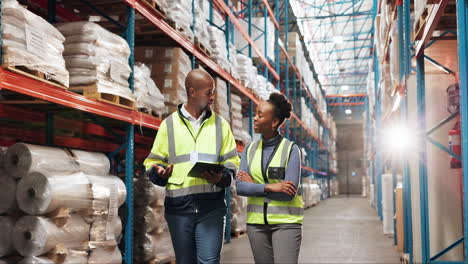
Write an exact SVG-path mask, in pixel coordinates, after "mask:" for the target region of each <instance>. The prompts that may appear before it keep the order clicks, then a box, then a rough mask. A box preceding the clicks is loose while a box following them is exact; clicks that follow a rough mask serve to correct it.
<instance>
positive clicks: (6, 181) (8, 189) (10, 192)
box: [0, 169, 16, 214]
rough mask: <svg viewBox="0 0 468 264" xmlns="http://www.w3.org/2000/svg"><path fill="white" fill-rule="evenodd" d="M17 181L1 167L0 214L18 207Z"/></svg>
mask: <svg viewBox="0 0 468 264" xmlns="http://www.w3.org/2000/svg"><path fill="white" fill-rule="evenodd" d="M15 194H16V182H15V180H14V179H13V178H12V177H11V176H10V175H8V173H6V171H5V170H3V169H0V214H3V213H5V212H7V211H9V210H11V209H13V208H15V207H16V196H15Z"/></svg>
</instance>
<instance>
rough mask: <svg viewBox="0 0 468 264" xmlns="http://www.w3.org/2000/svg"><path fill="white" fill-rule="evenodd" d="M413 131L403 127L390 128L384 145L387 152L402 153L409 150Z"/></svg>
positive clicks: (386, 132)
mask: <svg viewBox="0 0 468 264" xmlns="http://www.w3.org/2000/svg"><path fill="white" fill-rule="evenodd" d="M411 135H412V133H411V131H410V130H409V129H408V128H406V127H403V126H394V127H390V128H389V129H387V130H386V131H385V134H384V138H383V140H384V141H383V144H384V145H385V146H386V149H387V151H390V152H398V153H402V152H405V151H407V150H408V149H409V146H410V144H411V143H414V142H412V140H413V139H412V136H411Z"/></svg>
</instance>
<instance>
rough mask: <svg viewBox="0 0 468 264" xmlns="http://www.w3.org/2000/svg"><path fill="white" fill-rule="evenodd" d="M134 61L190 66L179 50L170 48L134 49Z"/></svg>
mask: <svg viewBox="0 0 468 264" xmlns="http://www.w3.org/2000/svg"><path fill="white" fill-rule="evenodd" d="M135 61H139V62H143V63H145V62H146V63H154V62H161V61H164V62H179V63H181V64H186V65H190V64H191V61H190V57H189V56H188V55H187V54H186V53H185V52H184V51H183V50H182V49H181V48H172V47H150V46H146V47H145V46H143V47H135Z"/></svg>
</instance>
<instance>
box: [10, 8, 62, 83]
mask: <svg viewBox="0 0 468 264" xmlns="http://www.w3.org/2000/svg"><path fill="white" fill-rule="evenodd" d="M1 12H2V19H1V22H2V23H1V27H2V28H1V29H2V51H3V63H4V64H5V65H7V66H25V67H27V68H28V69H30V70H36V71H39V72H42V73H44V74H45V77H46V78H47V79H50V80H54V81H56V82H58V83H60V84H62V85H64V86H66V87H68V86H69V75H68V71H67V69H66V67H65V61H64V59H63V51H64V46H63V42H64V41H65V38H64V36H63V35H62V34H61V33H60V32H59V31H58V30H57V29H55V28H54V26H52V25H51V24H49V23H48V22H47V21H45V20H44V19H42V18H41V17H39V16H37V15H35V14H33V13H31V12H30V11H28V10H27V9H26V8H24V7H23V6H21V5H20V4H19V3H18V2H17V1H16V0H3V1H2V10H1Z"/></svg>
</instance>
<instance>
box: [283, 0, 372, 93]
mask: <svg viewBox="0 0 468 264" xmlns="http://www.w3.org/2000/svg"><path fill="white" fill-rule="evenodd" d="M290 4H291V7H292V11H293V12H294V15H295V16H296V18H297V24H296V26H297V28H298V29H299V31H300V32H301V34H302V35H303V36H304V42H305V44H306V46H307V49H308V51H309V54H310V57H311V60H312V62H313V63H314V66H315V67H314V68H315V70H316V72H317V74H318V78H319V81H320V83H321V84H322V87H323V89H324V90H325V92H326V93H327V95H335V94H341V95H343V94H360V93H366V80H367V76H368V73H369V62H370V60H371V58H372V57H371V48H372V35H373V34H372V30H373V27H372V12H373V0H290Z"/></svg>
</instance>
